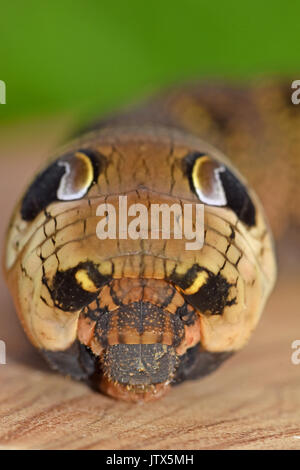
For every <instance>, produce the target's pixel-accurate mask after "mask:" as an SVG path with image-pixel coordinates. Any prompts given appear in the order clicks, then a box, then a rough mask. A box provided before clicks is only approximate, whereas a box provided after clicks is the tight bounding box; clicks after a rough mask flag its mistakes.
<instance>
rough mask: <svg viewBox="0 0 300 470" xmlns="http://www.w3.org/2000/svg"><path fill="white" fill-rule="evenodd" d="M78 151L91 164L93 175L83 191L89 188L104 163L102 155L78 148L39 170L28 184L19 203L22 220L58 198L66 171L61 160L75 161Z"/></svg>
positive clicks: (31, 218)
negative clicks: (20, 203)
mask: <svg viewBox="0 0 300 470" xmlns="http://www.w3.org/2000/svg"><path fill="white" fill-rule="evenodd" d="M78 153H81V154H84V155H85V156H86V157H87V158H88V159H89V160H90V162H91V165H92V171H93V175H92V177H91V181H89V182H88V183H87V184H86V187H84V188H83V189H84V190H85V193H86V192H87V191H88V190H89V188H90V186H91V184H93V183H94V182H95V181H97V179H98V175H99V174H100V172H101V171H102V167H103V163H104V157H103V156H102V155H100V154H99V153H98V152H95V151H91V150H78V151H77V152H74V154H66V155H63V156H62V157H60V158H58V159H57V160H56V161H55V162H53V163H52V164H51V165H50V166H48V167H47V168H46V169H45V170H43V171H41V172H40V173H39V174H38V175H37V177H36V178H35V180H34V181H33V183H32V184H31V185H30V186H29V188H28V190H27V192H26V194H25V196H24V198H23V201H22V205H21V216H22V219H23V220H26V221H31V220H33V219H34V218H35V217H36V216H37V215H38V214H39V213H40V212H42V211H43V210H44V209H46V207H47V206H48V205H49V204H51V203H52V202H54V201H57V200H59V198H58V196H57V193H58V189H59V186H60V183H61V181H62V178H63V177H64V175H65V174H66V171H67V169H66V166H64V164H63V162H65V161H68V162H70V164H71V165H72V159H74V161H75V155H76V154H78ZM79 176H80V175H79ZM76 198H78V197H74V199H76ZM70 199H71V198H70Z"/></svg>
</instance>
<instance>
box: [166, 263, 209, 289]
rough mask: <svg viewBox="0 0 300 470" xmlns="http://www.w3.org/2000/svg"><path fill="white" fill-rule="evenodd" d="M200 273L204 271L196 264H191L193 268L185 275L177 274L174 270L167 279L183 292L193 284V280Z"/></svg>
mask: <svg viewBox="0 0 300 470" xmlns="http://www.w3.org/2000/svg"><path fill="white" fill-rule="evenodd" d="M200 271H205V269H204V268H202V267H201V266H199V265H198V264H193V266H192V267H191V268H190V269H189V270H188V271H187V272H186V273H184V274H178V273H177V272H176V271H175V270H174V271H173V272H172V274H171V276H169V277H168V278H167V279H168V281H171V282H172V283H173V284H175V285H176V286H178V287H180V288H181V289H182V290H185V289H187V288H188V287H190V286H191V285H192V284H193V282H194V280H195V279H196V277H197V274H198V273H199V272H200Z"/></svg>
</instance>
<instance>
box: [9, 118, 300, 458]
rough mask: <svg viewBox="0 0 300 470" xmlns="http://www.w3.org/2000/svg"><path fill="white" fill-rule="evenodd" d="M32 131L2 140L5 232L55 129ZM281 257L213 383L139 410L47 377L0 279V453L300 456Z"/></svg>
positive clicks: (295, 291)
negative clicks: (248, 333)
mask: <svg viewBox="0 0 300 470" xmlns="http://www.w3.org/2000/svg"><path fill="white" fill-rule="evenodd" d="M36 127H37V126H36ZM36 127H33V128H32V129H33V130H31V134H30V136H29V137H28V135H25V134H24V133H23V137H22V139H20V140H19V142H18V143H17V144H16V143H13V144H12V143H11V142H12V139H11V137H7V138H6V139H5V138H2V140H1V149H0V152H1V155H0V159H1V160H0V161H1V169H2V171H1V181H0V188H1V206H0V209H1V215H2V217H1V226H2V227H1V230H2V235H3V230H4V227H5V226H6V224H7V219H8V215H9V213H10V211H11V209H12V207H13V204H14V202H15V199H16V197H17V195H18V194H19V192H20V186H24V184H25V182H26V181H27V179H28V176H29V175H30V174H32V171H33V169H34V168H36V167H37V165H38V162H40V161H41V153H40V149H41V148H42V149H43V153H46V152H47V150H48V148H50V147H53V142H55V141H56V140H57V138H58V135H59V131H60V130H61V127H60V126H57V127H51V126H50V127H51V129H50V130H49V129H45V130H42V131H41V130H40V131H39V132H38V138H37V137H36V136H35V135H34V134H35V133H36V132H33V131H34V130H36ZM26 134H27V133H26ZM21 157H22V158H21ZM29 162H30V164H29ZM16 188H17V189H16ZM296 241H297V243H298V234H297V239H296ZM279 255H280V259H281V269H280V277H279V281H278V284H277V287H276V289H275V292H274V294H273V295H272V297H271V299H270V301H269V303H268V305H267V308H266V311H265V313H264V315H263V318H262V320H261V322H260V324H259V327H258V329H257V331H256V332H255V333H254V335H253V337H252V339H251V341H250V343H249V345H248V346H247V347H246V348H245V349H244V350H243V351H241V352H240V353H238V354H236V355H235V356H234V357H233V358H232V359H230V360H229V361H228V362H227V363H226V364H225V365H224V366H223V367H222V368H221V369H220V370H219V371H217V372H216V373H214V374H212V375H211V376H209V377H207V378H205V379H203V380H201V381H195V382H187V383H185V384H183V385H181V386H178V387H176V388H174V389H173V390H172V391H171V393H170V394H169V395H168V396H166V397H165V398H163V399H161V400H160V401H157V402H154V403H149V404H144V405H131V404H127V403H121V402H116V401H114V400H112V399H110V398H108V397H104V396H102V395H100V394H96V393H94V392H92V391H91V390H89V389H88V387H87V386H85V385H83V384H81V383H76V382H73V381H71V380H70V379H68V378H64V377H61V376H59V375H57V374H55V373H52V372H50V371H49V370H48V368H47V367H46V366H45V364H44V362H43V361H42V359H41V358H40V357H39V355H38V354H37V353H36V352H35V350H34V349H33V348H32V347H31V346H30V345H29V343H28V342H27V340H26V338H25V336H24V334H23V332H22V330H21V328H20V326H19V323H18V321H17V319H16V315H15V312H14V308H13V305H12V302H11V299H10V297H9V293H8V292H7V289H6V287H5V284H4V282H3V280H2V279H1V286H0V339H2V340H4V341H5V342H6V345H7V353H8V357H7V364H6V365H0V449H116V450H117V449H300V439H297V438H296V437H295V436H299V437H300V365H298V366H297V365H293V364H292V362H291V354H292V349H291V343H292V341H294V340H295V339H300V329H299V326H300V318H299V316H300V312H299V280H300V269H299V267H298V266H299V252H296V251H295V247H293V246H292V247H287V244H286V243H285V245H284V246H283V248H282V249H281V248H280V251H279Z"/></svg>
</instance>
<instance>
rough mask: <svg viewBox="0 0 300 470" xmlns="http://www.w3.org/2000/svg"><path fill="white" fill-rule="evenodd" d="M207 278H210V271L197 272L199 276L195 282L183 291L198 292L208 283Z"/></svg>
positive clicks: (190, 293)
mask: <svg viewBox="0 0 300 470" xmlns="http://www.w3.org/2000/svg"><path fill="white" fill-rule="evenodd" d="M207 278H208V273H207V272H206V271H200V272H199V273H198V274H197V277H196V279H195V280H194V282H193V284H192V285H191V286H190V287H188V288H187V289H185V290H183V292H184V293H185V294H186V295H192V294H195V293H196V292H198V290H199V289H200V287H202V286H203V285H204V284H205V283H206V281H207Z"/></svg>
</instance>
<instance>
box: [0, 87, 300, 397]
mask: <svg viewBox="0 0 300 470" xmlns="http://www.w3.org/2000/svg"><path fill="white" fill-rule="evenodd" d="M288 92H289V88H288V87H287V86H284V85H278V84H273V83H270V84H268V86H267V85H261V86H256V87H254V86H253V87H247V88H246V87H230V86H224V85H218V84H216V85H206V84H202V85H195V86H189V87H183V88H180V89H175V90H172V91H170V92H168V93H165V94H162V95H161V96H159V97H158V98H156V99H154V100H151V101H150V102H149V103H146V104H145V105H142V106H141V107H139V108H135V109H133V110H131V111H127V112H124V113H121V114H119V115H117V116H115V117H112V118H108V119H105V120H102V121H99V122H98V123H96V124H95V125H93V126H92V127H90V128H89V129H87V132H85V133H83V134H82V135H81V136H80V138H79V139H77V140H75V141H73V142H71V144H70V145H68V146H67V147H65V148H64V149H63V150H61V151H60V152H58V153H57V155H56V156H55V157H54V159H53V160H52V162H54V163H51V162H50V164H49V165H48V166H47V167H46V168H47V170H43V171H42V173H40V174H39V176H38V178H37V179H35V182H34V184H33V185H31V186H30V187H29V189H28V190H27V193H26V195H25V198H24V197H22V199H21V201H20V203H19V205H18V206H17V208H16V211H15V213H14V216H13V218H12V221H11V225H10V228H9V231H8V238H7V247H6V258H5V261H4V265H5V271H6V277H7V280H8V285H9V288H10V290H11V291H12V294H13V297H14V301H15V305H16V308H17V311H18V314H19V317H20V320H21V321H22V324H23V327H24V329H25V331H26V333H27V335H28V337H29V339H30V340H31V342H32V343H33V344H34V345H35V346H36V347H37V348H38V349H39V350H40V351H41V352H42V354H43V355H44V356H45V358H46V359H47V361H48V362H49V364H50V366H51V367H53V368H54V369H57V370H58V371H60V372H61V373H63V374H67V375H71V376H73V377H74V378H77V379H80V380H86V381H88V382H90V383H91V384H93V386H94V387H96V388H97V389H98V390H100V391H102V392H104V393H108V394H109V395H111V396H113V397H115V398H120V399H125V400H129V401H134V402H135V401H148V400H152V399H155V398H158V397H160V396H162V395H163V394H164V393H166V391H167V390H169V389H170V386H171V385H172V384H176V383H179V382H181V381H183V380H186V379H195V378H198V377H202V376H203V375H206V374H207V373H210V372H212V371H213V370H215V369H216V368H217V367H218V366H219V365H220V364H221V363H222V362H223V361H224V360H225V359H226V358H227V357H229V356H230V355H231V354H232V353H233V352H234V351H237V350H238V349H240V348H242V347H243V346H244V345H245V344H246V343H247V341H248V340H249V337H250V336H251V333H252V331H253V330H254V328H255V326H256V325H257V322H258V320H259V318H260V315H261V313H262V311H263V308H264V305H265V302H266V300H267V298H268V295H269V293H270V292H271V289H272V287H273V285H274V282H275V278H276V266H275V258H274V249H273V241H272V235H271V233H270V230H269V227H268V224H267V223H266V219H265V215H264V210H263V209H262V205H261V203H260V202H259V200H258V198H257V196H256V195H255V193H254V192H253V190H252V189H250V187H249V185H248V183H247V182H246V180H245V178H244V177H246V178H247V180H248V181H249V182H250V183H251V185H250V186H253V187H254V189H255V190H256V191H257V192H258V193H259V195H260V197H261V200H262V202H263V206H264V209H265V211H266V212H267V215H268V217H269V219H270V220H271V224H272V227H273V229H274V231H275V234H276V235H277V236H280V235H281V236H282V234H283V233H284V230H285V229H286V227H288V225H289V224H290V223H291V222H293V223H297V211H296V207H297V204H298V203H299V202H300V201H299V194H298V191H297V192H296V190H295V188H296V177H295V171H298V174H299V168H298V169H297V168H296V167H297V165H299V163H298V159H297V155H298V153H297V152H298V147H299V137H298V135H297V132H296V129H297V127H298V128H299V126H297V124H298V123H297V120H298V117H297V115H296V114H295V110H294V108H293V107H292V105H291V104H289V101H288ZM291 143H293V145H291ZM57 158H59V160H58V163H57V160H56V159H57ZM205 158H206V159H207V161H205ZM287 159H288V164H285V165H282V161H283V160H284V161H285V163H287ZM220 167H222V172H223V173H222V174H221V173H220V174H221V177H220V178H221V179H220V180H217V179H215V180H211V179H209V178H215V173H214V169H218V168H220ZM223 167H224V168H226V171H225V170H224V168H223ZM279 170H280V171H279ZM239 171H241V172H242V173H243V176H241V175H240V173H239ZM207 181H208V183H207ZM220 182H221V189H222V192H220V191H219V189H220V188H219V187H218V184H219V183H220ZM274 187H275V188H280V194H279V191H271V190H270V188H274ZM45 188H46V189H45ZM197 188H198V189H197ZM292 191H293V195H294V197H293V200H292V202H290V203H289V204H288V205H287V201H290V200H291V198H290V196H291V194H292ZM120 195H126V196H127V197H128V206H129V205H130V204H132V203H135V204H141V203H142V204H144V205H145V206H146V207H150V204H153V203H154V204H162V203H166V204H169V205H170V204H173V203H178V204H184V203H197V202H199V199H200V202H201V197H203V198H206V197H207V199H205V201H207V202H206V204H205V215H204V226H205V237H204V246H203V248H202V249H201V250H197V251H188V250H186V249H185V242H186V240H184V239H183V240H180V239H176V240H174V239H172V238H171V239H170V240H162V239H159V240H155V241H153V240H151V239H150V238H149V239H137V240H132V239H124V240H123V239H121V240H120V239H107V240H99V238H98V237H97V236H96V229H97V223H98V222H99V217H97V214H96V211H97V207H98V206H99V204H101V203H109V204H111V205H112V206H113V207H114V208H115V210H116V213H117V216H118V210H119V208H118V202H119V196H120ZM224 198H225V199H224ZM223 199H224V200H225V201H226V202H227V205H218V203H220V202H222V201H223ZM24 201H25V202H24ZM210 202H211V203H210ZM215 202H217V204H215ZM278 211H281V213H282V218H281V219H280V223H278V219H279V218H278Z"/></svg>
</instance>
